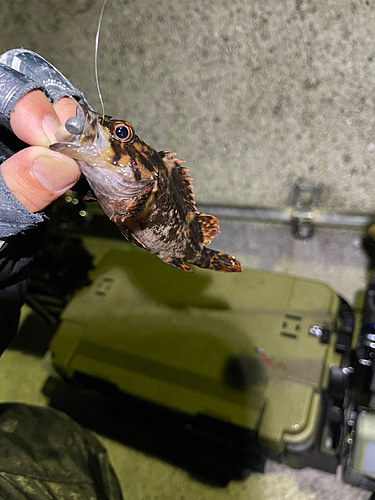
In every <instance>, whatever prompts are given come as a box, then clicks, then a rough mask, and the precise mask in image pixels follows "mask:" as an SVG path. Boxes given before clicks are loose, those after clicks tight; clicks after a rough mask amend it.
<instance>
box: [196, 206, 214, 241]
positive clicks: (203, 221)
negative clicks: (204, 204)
mask: <svg viewBox="0 0 375 500" xmlns="http://www.w3.org/2000/svg"><path fill="white" fill-rule="evenodd" d="M194 220H195V222H197V224H198V225H199V228H200V231H201V233H202V236H203V243H204V244H205V245H207V244H208V243H210V241H211V240H212V239H213V238H214V237H215V236H216V235H217V234H218V233H219V232H220V231H219V221H218V220H217V218H216V217H215V216H214V215H208V214H202V213H200V214H197V215H196V216H195V218H194Z"/></svg>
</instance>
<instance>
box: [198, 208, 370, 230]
mask: <svg viewBox="0 0 375 500" xmlns="http://www.w3.org/2000/svg"><path fill="white" fill-rule="evenodd" d="M197 209H198V210H199V211H200V212H206V213H212V214H213V215H215V216H217V217H218V218H222V219H231V220H243V221H252V222H273V223H280V222H283V223H291V222H293V221H295V220H298V219H300V220H304V221H306V222H310V223H311V224H314V225H319V226H349V227H358V228H361V227H366V226H368V225H370V224H371V223H372V222H374V220H375V215H371V214H351V213H333V212H324V211H321V210H317V209H314V210H310V211H308V212H306V211H300V210H298V209H296V207H286V208H260V207H233V206H220V205H204V204H198V205H197Z"/></svg>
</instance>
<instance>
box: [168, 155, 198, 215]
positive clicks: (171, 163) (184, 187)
mask: <svg viewBox="0 0 375 500" xmlns="http://www.w3.org/2000/svg"><path fill="white" fill-rule="evenodd" d="M159 156H160V158H162V160H163V162H164V164H165V166H166V167H167V169H168V170H169V172H170V174H171V176H172V179H173V182H174V183H175V185H176V188H177V189H178V192H179V193H180V196H181V197H182V199H183V200H184V202H185V203H186V205H187V207H188V209H189V210H191V211H192V212H196V211H197V208H196V206H195V203H194V195H193V193H192V189H193V186H192V185H191V184H190V181H191V180H192V179H191V177H188V176H187V175H186V174H187V172H189V170H188V169H187V168H183V167H181V164H182V163H183V161H181V160H175V159H173V157H174V156H176V153H169V152H168V151H159Z"/></svg>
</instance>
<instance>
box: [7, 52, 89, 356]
mask: <svg viewBox="0 0 375 500" xmlns="http://www.w3.org/2000/svg"><path fill="white" fill-rule="evenodd" d="M33 89H40V90H41V91H42V92H44V94H45V95H46V96H47V97H48V99H49V100H50V101H51V102H52V103H53V102H55V101H56V100H58V99H59V98H60V97H63V96H68V97H74V98H75V99H76V100H77V102H78V103H81V104H84V105H85V106H88V107H90V106H89V104H88V103H87V102H86V100H85V98H84V96H83V94H82V93H81V92H80V91H79V90H77V89H76V88H75V87H74V86H73V85H72V84H71V83H70V82H69V81H68V80H67V79H66V78H65V77H64V76H63V75H62V74H61V73H60V72H59V71H57V69H55V68H54V67H53V66H52V65H51V64H49V63H48V62H47V61H45V60H44V59H43V58H42V57H40V56H38V55H37V54H35V53H34V52H31V51H29V50H24V49H15V50H10V51H9V52H6V53H5V54H3V55H1V56H0V164H1V163H2V162H4V161H5V160H6V159H8V158H9V157H10V156H12V155H13V154H14V153H16V152H17V151H19V150H20V149H23V148H24V147H25V146H26V145H25V144H24V143H22V142H21V141H19V140H18V139H17V137H16V136H15V135H14V134H13V133H12V130H11V127H10V112H11V111H12V110H13V108H14V106H15V104H16V103H17V102H18V100H19V99H20V98H21V97H23V96H24V95H25V94H26V93H27V92H29V91H31V90H33ZM43 220H44V214H42V213H31V212H29V211H28V210H27V209H26V208H25V207H24V206H23V205H22V204H21V203H20V202H19V201H18V200H17V199H16V198H15V196H14V195H13V194H12V192H11V191H10V190H9V189H8V187H7V185H6V184H5V182H4V180H3V178H2V177H1V175H0V353H1V352H2V351H3V350H4V349H5V348H6V347H7V346H8V345H9V343H10V342H11V341H12V340H13V339H14V336H15V334H16V331H17V325H18V320H19V312H20V307H21V305H22V304H23V302H24V300H25V297H26V293H27V287H26V285H27V275H26V272H25V266H26V265H27V264H28V263H29V262H30V260H31V259H32V256H33V255H34V254H35V253H36V252H37V251H38V247H39V241H40V240H41V239H42V238H41V235H40V234H38V232H39V231H40V230H43V225H41V224H40V223H41V222H42V221H43ZM37 225H39V227H38V228H36V226H37ZM30 228H33V229H32V230H31V231H30V230H29V229H30Z"/></svg>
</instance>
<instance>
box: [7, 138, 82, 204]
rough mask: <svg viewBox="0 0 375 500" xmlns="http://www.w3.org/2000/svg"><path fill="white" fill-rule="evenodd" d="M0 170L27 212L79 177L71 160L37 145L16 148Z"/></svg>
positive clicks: (68, 186)
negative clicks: (17, 149) (14, 152)
mask: <svg viewBox="0 0 375 500" xmlns="http://www.w3.org/2000/svg"><path fill="white" fill-rule="evenodd" d="M0 169H1V174H2V176H3V178H4V181H5V184H6V185H7V186H8V188H9V189H10V190H11V192H12V193H13V194H14V196H15V197H16V198H17V200H18V201H19V202H20V203H22V205H23V206H24V207H25V208H27V210H29V211H30V212H39V211H40V210H43V209H44V208H46V207H47V206H48V205H50V204H51V203H52V202H53V201H55V200H56V199H57V198H58V197H59V196H61V195H62V194H63V193H65V191H67V190H68V189H70V188H71V187H72V186H73V185H74V184H75V183H76V182H77V180H78V179H79V177H80V171H79V168H78V165H77V163H76V162H75V161H74V160H72V159H71V158H68V157H67V156H65V155H62V154H60V153H57V152H55V151H50V150H49V149H47V148H42V147H37V146H33V147H30V148H26V149H23V150H22V151H19V152H18V153H16V154H15V155H13V156H11V157H10V158H9V159H8V160H6V161H5V162H4V163H3V164H2V165H1V167H0Z"/></svg>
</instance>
